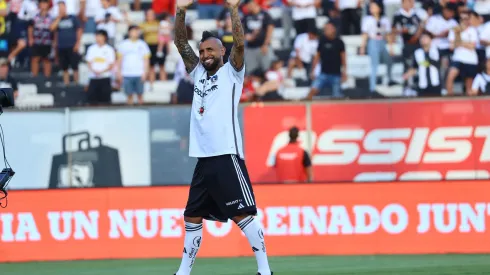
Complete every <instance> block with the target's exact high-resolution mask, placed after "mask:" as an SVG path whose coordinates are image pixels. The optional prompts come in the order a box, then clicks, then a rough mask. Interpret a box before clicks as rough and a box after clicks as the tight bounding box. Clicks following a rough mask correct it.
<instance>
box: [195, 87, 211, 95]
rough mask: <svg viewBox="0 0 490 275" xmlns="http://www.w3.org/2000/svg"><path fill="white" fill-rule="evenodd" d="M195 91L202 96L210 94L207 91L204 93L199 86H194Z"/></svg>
mask: <svg viewBox="0 0 490 275" xmlns="http://www.w3.org/2000/svg"><path fill="white" fill-rule="evenodd" d="M194 93H195V94H197V95H198V96H200V97H205V96H207V95H208V94H207V93H205V92H204V93H203V92H202V91H201V90H199V89H198V88H197V87H194Z"/></svg>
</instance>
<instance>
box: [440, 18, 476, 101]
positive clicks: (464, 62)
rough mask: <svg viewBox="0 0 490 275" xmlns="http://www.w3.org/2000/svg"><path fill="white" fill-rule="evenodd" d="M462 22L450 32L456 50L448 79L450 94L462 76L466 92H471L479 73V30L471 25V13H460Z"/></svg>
mask: <svg viewBox="0 0 490 275" xmlns="http://www.w3.org/2000/svg"><path fill="white" fill-rule="evenodd" d="M460 20H461V23H460V25H459V26H457V27H455V28H454V29H452V30H451V31H450V32H449V37H448V39H449V41H450V43H451V44H450V48H451V49H452V50H453V51H454V54H453V56H452V61H453V62H452V63H451V67H450V68H449V73H448V76H447V80H446V89H447V94H448V95H453V93H454V91H453V88H454V81H455V80H456V77H458V76H459V77H461V79H462V80H463V84H464V87H465V91H466V93H471V84H472V82H473V78H474V77H475V76H476V75H477V74H478V54H477V53H476V45H477V44H478V41H479V37H478V31H477V30H476V29H475V28H474V27H472V26H471V25H470V14H469V12H464V13H461V14H460Z"/></svg>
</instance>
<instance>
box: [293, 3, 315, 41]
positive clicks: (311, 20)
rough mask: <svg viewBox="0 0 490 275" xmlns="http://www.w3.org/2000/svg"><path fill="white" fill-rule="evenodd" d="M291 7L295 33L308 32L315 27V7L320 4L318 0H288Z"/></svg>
mask: <svg viewBox="0 0 490 275" xmlns="http://www.w3.org/2000/svg"><path fill="white" fill-rule="evenodd" d="M288 2H289V5H290V6H291V7H292V17H293V22H294V28H295V29H296V35H300V34H302V33H306V32H308V30H309V29H311V28H312V27H316V16H317V12H316V8H317V7H319V6H320V4H321V2H320V1H319V0H288Z"/></svg>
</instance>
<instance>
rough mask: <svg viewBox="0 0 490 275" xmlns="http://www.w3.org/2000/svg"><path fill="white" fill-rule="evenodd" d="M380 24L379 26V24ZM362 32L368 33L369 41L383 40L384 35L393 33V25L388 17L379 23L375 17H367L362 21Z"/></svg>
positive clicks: (382, 18)
mask: <svg viewBox="0 0 490 275" xmlns="http://www.w3.org/2000/svg"><path fill="white" fill-rule="evenodd" d="M378 23H379V24H378ZM361 31H362V32H363V33H367V34H368V36H369V39H376V40H381V39H384V35H385V34H388V33H390V32H391V23H390V20H388V18H387V17H384V16H383V17H381V19H380V20H379V22H378V21H377V20H376V18H374V16H371V15H369V16H365V17H364V18H363V19H362V24H361Z"/></svg>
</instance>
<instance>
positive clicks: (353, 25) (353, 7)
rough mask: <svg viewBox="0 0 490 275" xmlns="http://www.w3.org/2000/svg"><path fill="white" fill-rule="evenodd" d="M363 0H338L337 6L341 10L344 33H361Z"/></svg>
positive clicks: (342, 32)
mask: <svg viewBox="0 0 490 275" xmlns="http://www.w3.org/2000/svg"><path fill="white" fill-rule="evenodd" d="M363 2H364V1H363V0H336V1H335V8H336V9H337V10H339V11H340V18H341V21H342V22H341V26H342V31H341V34H342V35H350V34H360V33H361V14H362V8H361V5H362V3H363Z"/></svg>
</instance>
